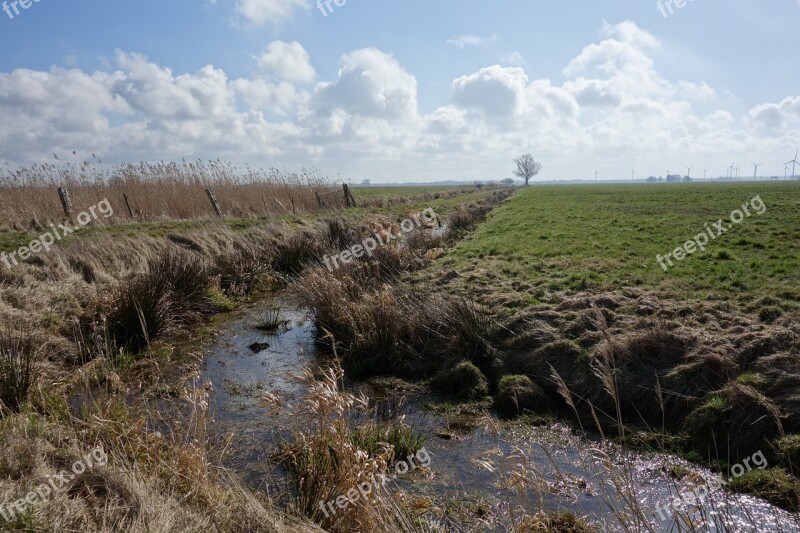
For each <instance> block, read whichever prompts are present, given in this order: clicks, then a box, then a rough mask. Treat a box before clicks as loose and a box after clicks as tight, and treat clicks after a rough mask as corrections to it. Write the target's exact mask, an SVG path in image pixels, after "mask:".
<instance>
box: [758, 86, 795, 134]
mask: <svg viewBox="0 0 800 533" xmlns="http://www.w3.org/2000/svg"><path fill="white" fill-rule="evenodd" d="M748 118H749V119H750V121H751V123H752V124H753V125H755V127H756V128H758V129H759V130H760V131H762V132H764V133H766V134H767V135H770V136H775V135H781V134H782V133H783V132H784V131H786V130H787V129H788V128H789V127H792V128H800V96H792V97H789V98H786V99H784V100H783V101H782V102H780V103H777V104H775V103H765V104H760V105H757V106H755V107H754V108H753V109H751V110H750V112H749V113H748Z"/></svg>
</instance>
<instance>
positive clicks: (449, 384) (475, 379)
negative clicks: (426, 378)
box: [431, 361, 489, 401]
mask: <svg viewBox="0 0 800 533" xmlns="http://www.w3.org/2000/svg"><path fill="white" fill-rule="evenodd" d="M431 385H432V386H433V387H434V388H435V389H437V390H439V391H441V392H444V393H445V394H449V395H452V396H455V397H457V398H458V399H459V400H462V401H468V400H481V399H483V398H484V397H486V395H487V394H489V382H488V380H487V379H486V376H484V375H483V373H482V372H481V371H480V369H479V368H478V367H477V366H475V365H474V364H472V363H470V362H469V361H461V362H460V363H457V364H455V365H454V366H452V367H450V368H445V369H444V370H442V371H441V372H439V373H438V374H437V375H436V376H434V377H433V379H432V380H431Z"/></svg>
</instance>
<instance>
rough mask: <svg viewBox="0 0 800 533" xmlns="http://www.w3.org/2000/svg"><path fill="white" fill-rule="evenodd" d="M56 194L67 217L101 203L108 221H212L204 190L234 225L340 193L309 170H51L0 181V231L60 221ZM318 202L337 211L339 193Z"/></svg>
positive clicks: (145, 166) (146, 166)
mask: <svg viewBox="0 0 800 533" xmlns="http://www.w3.org/2000/svg"><path fill="white" fill-rule="evenodd" d="M62 186H64V187H67V190H68V191H69V195H70V199H71V200H72V203H73V206H74V211H75V214H77V213H79V212H81V211H83V210H84V209H87V208H88V207H90V206H93V205H95V204H97V203H98V202H100V201H102V200H103V199H108V200H109V202H110V204H111V206H112V208H113V209H114V215H115V217H116V218H118V219H134V220H159V219H193V218H204V217H213V216H215V212H214V209H213V207H212V206H211V203H210V201H209V199H208V197H207V195H206V192H205V191H206V189H211V190H212V191H213V192H214V194H215V195H216V198H217V200H218V201H219V203H220V206H221V208H222V212H223V214H225V215H232V216H237V217H252V216H267V215H270V216H274V215H284V214H291V213H293V212H296V213H300V214H302V213H313V212H316V211H319V209H320V207H319V204H318V201H317V198H316V196H315V191H320V192H322V193H324V192H327V191H332V190H336V189H337V188H338V189H341V187H340V186H338V185H336V184H334V183H333V182H332V180H330V179H328V178H327V177H326V176H323V175H321V174H320V173H319V172H318V171H316V170H303V171H301V172H299V173H286V172H282V171H280V170H277V169H274V168H273V169H269V170H260V169H252V168H249V167H248V168H246V169H238V168H236V167H234V166H232V165H231V164H229V163H223V162H221V161H210V162H208V163H204V162H202V161H197V162H182V163H139V164H130V163H128V164H122V165H116V166H111V167H108V166H104V165H101V164H98V163H88V162H74V163H66V162H56V163H53V164H40V165H35V166H31V167H27V168H20V169H17V170H15V171H13V172H10V171H6V173H5V174H4V175H2V176H0V225H6V226H8V227H13V228H26V229H27V228H31V229H39V228H37V227H36V226H46V225H47V224H49V223H51V222H52V223H57V222H60V221H61V220H63V218H64V213H63V210H62V208H61V203H60V200H59V197H58V194H57V191H56V189H57V188H58V187H62ZM124 195H127V196H128V199H129V201H130V204H131V209H132V211H133V216H131V215H130V213H129V212H128V207H127V205H126V203H125V197H124ZM324 198H325V206H326V208H327V209H331V208H343V207H345V204H344V197H343V195H342V194H341V191H340V193H339V194H331V195H327V196H325V197H324ZM34 220H35V221H36V222H34Z"/></svg>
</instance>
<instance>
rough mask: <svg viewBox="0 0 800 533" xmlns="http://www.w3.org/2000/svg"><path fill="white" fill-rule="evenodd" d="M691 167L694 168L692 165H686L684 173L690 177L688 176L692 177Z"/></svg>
mask: <svg viewBox="0 0 800 533" xmlns="http://www.w3.org/2000/svg"><path fill="white" fill-rule="evenodd" d="M693 168H694V167H686V175H687V176H688V177H690V178H691V177H692V169H693Z"/></svg>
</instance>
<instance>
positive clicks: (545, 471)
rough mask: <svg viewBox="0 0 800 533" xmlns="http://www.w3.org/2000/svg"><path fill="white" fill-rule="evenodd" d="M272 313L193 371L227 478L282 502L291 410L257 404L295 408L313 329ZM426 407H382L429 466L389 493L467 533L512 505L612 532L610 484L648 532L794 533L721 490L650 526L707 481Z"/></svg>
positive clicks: (530, 430) (610, 450)
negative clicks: (222, 439)
mask: <svg viewBox="0 0 800 533" xmlns="http://www.w3.org/2000/svg"><path fill="white" fill-rule="evenodd" d="M279 303H280V304H281V305H282V316H283V318H284V319H286V320H287V325H286V327H285V328H282V329H281V330H280V331H278V332H276V333H275V334H272V335H269V334H266V333H264V332H261V331H259V330H258V329H257V328H256V327H255V326H256V324H257V322H258V318H257V317H258V313H259V309H258V308H256V309H255V310H253V311H251V312H250V313H246V314H243V315H238V316H236V317H234V318H232V319H231V320H230V321H228V322H226V323H225V324H223V325H222V326H221V332H220V335H219V340H218V341H217V342H215V343H213V344H211V345H209V346H207V347H206V348H205V354H206V356H205V362H204V368H203V379H204V380H210V381H211V383H212V384H213V392H212V397H211V404H212V411H213V414H214V419H215V422H214V425H213V428H214V431H215V432H216V433H217V434H219V435H225V434H230V435H232V440H231V445H230V448H231V450H232V452H231V455H230V460H229V464H228V466H229V467H231V468H232V469H234V470H235V471H236V472H237V473H238V474H239V475H240V476H241V477H242V478H243V479H244V480H245V481H246V482H247V483H248V484H249V485H250V486H251V487H253V488H255V489H264V490H267V491H268V492H270V493H271V494H273V495H275V494H276V491H278V492H279V491H281V489H282V488H283V483H282V472H281V471H280V468H279V467H277V466H276V465H275V464H274V462H273V461H271V460H270V455H271V454H272V453H273V452H274V451H275V450H276V449H277V446H278V444H279V442H280V440H281V439H282V438H283V439H289V438H290V435H291V432H292V430H293V429H299V427H298V425H299V424H301V421H300V420H298V418H297V417H293V416H292V415H291V409H287V408H284V409H280V410H278V411H277V412H272V411H271V410H269V409H267V408H266V407H265V404H264V402H263V400H262V398H263V396H264V394H265V393H271V394H274V395H276V396H278V398H279V399H280V402H281V404H282V405H283V406H291V405H296V404H297V403H298V402H300V401H302V399H303V395H304V393H305V388H304V385H302V384H301V383H299V382H298V381H296V380H294V379H293V378H292V375H293V374H297V373H299V372H300V371H301V370H303V369H304V368H306V367H308V365H310V364H312V363H313V362H314V361H315V359H316V355H317V352H316V347H315V345H314V325H313V323H312V321H311V320H310V319H309V318H308V317H307V314H306V312H305V311H303V310H302V309H298V308H296V307H293V306H292V305H291V304H289V303H287V302H279ZM264 307H266V304H265V305H264ZM253 343H267V344H268V345H269V347H268V348H266V349H264V350H263V351H261V352H259V353H254V352H253V350H252V349H251V348H249V346H250V345H252V344H253ZM426 399H428V398H427V397H426V396H424V395H421V396H417V397H415V398H413V399H411V400H409V401H407V402H405V403H402V402H401V401H398V398H396V397H389V398H386V399H385V401H386V403H387V404H388V405H401V407H400V409H401V411H402V414H404V415H405V416H406V421H407V422H408V423H409V424H410V425H411V426H412V427H414V429H415V430H417V431H418V432H420V433H422V434H423V435H424V436H425V437H426V442H425V448H426V449H427V451H428V452H429V454H430V456H431V463H430V468H429V469H427V470H425V471H416V472H411V473H409V474H408V475H406V476H401V479H400V480H399V481H397V482H396V483H398V485H399V486H400V487H401V488H402V489H403V490H405V491H407V492H409V494H410V495H411V497H416V498H420V499H421V498H424V497H426V496H428V497H431V498H432V499H433V500H435V501H436V502H450V503H451V504H458V505H464V506H475V505H478V504H480V507H481V508H482V509H483V510H484V515H483V517H482V523H481V524H478V526H480V527H481V528H485V529H497V530H502V529H505V528H506V526H507V524H510V523H511V520H512V517H511V516H512V515H511V509H510V508H509V502H511V504H512V506H521V507H523V508H525V509H527V510H529V511H530V510H537V509H540V508H541V509H544V510H546V511H556V510H570V511H572V512H574V513H575V514H576V515H578V516H585V517H587V519H589V520H590V521H592V522H593V523H595V524H596V525H597V526H598V527H599V528H600V529H601V530H605V531H622V530H624V528H622V527H621V526H620V525H619V524H620V520H619V518H618V516H621V515H628V514H629V510H630V507H631V503H625V502H624V501H623V499H622V498H621V497H620V496H618V494H619V493H620V491H619V490H615V489H614V484H615V482H616V483H621V481H620V480H621V479H627V480H629V482H628V485H627V486H630V487H632V490H631V491H629V492H630V493H633V494H635V497H634V498H632V499H631V500H632V501H635V502H636V503H634V504H633V505H638V506H640V507H641V509H642V510H643V511H644V514H645V515H646V516H649V517H652V519H651V520H650V526H649V527H650V528H651V529H650V530H651V531H787V532H789V531H791V532H795V531H798V532H800V526H798V518H797V516H795V515H792V514H790V513H787V512H785V511H782V510H780V509H777V508H775V507H774V506H771V505H770V504H768V503H766V502H764V501H763V500H760V499H758V498H754V497H751V496H745V495H734V494H730V493H728V492H726V491H724V490H716V491H712V492H711V494H710V495H709V497H708V498H706V499H705V500H703V501H702V502H699V504H698V505H699V506H700V507H690V508H688V512H690V513H692V512H693V511H694V512H693V514H692V515H687V514H686V513H683V518H682V522H681V523H680V524H679V523H678V522H676V520H675V519H673V518H671V517H669V516H668V514H669V513H666V512H665V511H662V517H663V519H660V518H659V517H658V516H657V509H658V508H659V506H664V505H668V502H670V501H672V499H673V498H674V497H675V496H676V495H677V494H679V493H685V492H687V491H689V490H692V489H694V488H695V487H696V486H703V485H708V484H709V482H710V481H711V480H712V479H713V475H714V474H712V473H711V472H709V471H707V470H704V469H700V468H697V467H696V466H693V465H691V464H689V463H687V462H685V461H683V460H682V459H680V458H677V457H674V456H670V455H664V454H640V453H631V452H625V451H623V450H621V449H620V448H619V447H617V446H615V445H611V444H604V443H600V442H599V441H597V440H594V439H591V438H579V437H578V436H576V435H575V433H574V432H573V431H572V430H571V429H570V428H568V427H566V426H564V425H560V424H556V425H553V426H549V427H530V426H524V425H519V424H508V423H500V424H499V428H500V430H499V432H498V431H493V430H492V429H491V425H490V424H488V423H485V422H487V421H485V420H484V421H483V422H484V423H481V420H479V419H477V418H476V419H475V420H474V422H475V423H474V424H471V425H467V426H466V427H464V426H463V424H462V425H458V426H454V425H453V423H452V421H451V420H449V419H448V418H447V417H445V416H443V415H439V414H436V413H433V412H431V411H430V410H427V409H423V408H422V407H421V404H422V403H423V402H424V401H425V400H426ZM486 426H490V427H486ZM495 427H497V426H495ZM495 448H499V449H500V450H501V451H502V452H503V454H504V456H508V455H509V454H511V453H512V452H513V451H514V450H515V449H519V450H520V451H521V452H522V454H523V455H524V457H525V465H524V468H522V470H521V472H523V473H524V475H525V476H526V477H527V479H528V480H529V482H528V483H527V485H528V486H529V487H531V489H530V490H528V491H527V492H526V493H524V494H520V493H519V492H515V491H507V490H504V489H503V488H501V487H500V486H498V485H497V484H498V483H499V482H500V480H502V479H503V476H502V475H501V474H499V473H491V472H489V471H488V470H486V469H485V468H483V467H481V466H480V465H479V464H478V461H479V460H480V459H482V458H486V453H487V451H489V450H492V449H495ZM505 465H506V468H510V467H511V462H510V461H505ZM498 466H499V464H498ZM674 466H682V467H684V468H686V469H687V470H688V471H690V474H689V475H688V476H686V477H685V478H684V479H683V480H680V481H678V480H675V479H672V478H671V477H670V476H669V475H668V474H667V471H668V467H674ZM612 472H613V474H612ZM615 480H616V481H615ZM711 485H712V486H713V483H711ZM623 492H624V491H623ZM698 509H702V510H703V512H698V511H697V510H698ZM703 518H704V519H705V521H703V520H702V519H703ZM692 519H693V520H694V522H692V521H691V520H692ZM709 522H710V523H709ZM690 524H693V525H690ZM747 524H758V527H757V528H754V527H752V526H747ZM627 530H628V531H637V530H647V526H645V525H644V524H641V525H638V526H633V527H631V526H629V527H628V529H627Z"/></svg>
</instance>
